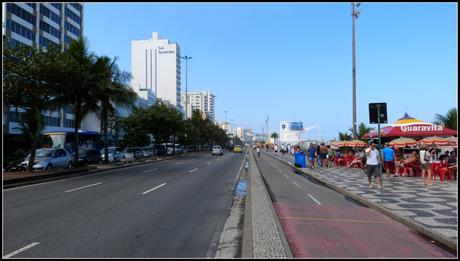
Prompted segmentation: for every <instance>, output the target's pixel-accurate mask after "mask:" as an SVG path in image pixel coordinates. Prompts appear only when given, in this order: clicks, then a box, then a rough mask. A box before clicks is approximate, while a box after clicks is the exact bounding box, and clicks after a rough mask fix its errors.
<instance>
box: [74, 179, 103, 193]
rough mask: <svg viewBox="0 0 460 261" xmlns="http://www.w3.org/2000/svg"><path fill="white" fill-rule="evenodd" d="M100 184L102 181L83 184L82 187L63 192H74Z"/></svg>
mask: <svg viewBox="0 0 460 261" xmlns="http://www.w3.org/2000/svg"><path fill="white" fill-rule="evenodd" d="M101 184H102V182H99V183H96V184H92V185H88V186H84V187H80V188H75V189H71V190H67V191H65V193H69V192H74V191H76V190H80V189H85V188H89V187H94V186H97V185H101Z"/></svg>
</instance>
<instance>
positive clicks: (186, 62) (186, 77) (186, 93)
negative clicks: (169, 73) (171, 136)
mask: <svg viewBox="0 0 460 261" xmlns="http://www.w3.org/2000/svg"><path fill="white" fill-rule="evenodd" d="M192 58H193V57H191V56H187V55H186V56H181V59H185V119H187V117H188V115H187V108H188V60H190V59H192Z"/></svg>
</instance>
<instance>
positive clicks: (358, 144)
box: [346, 140, 367, 147]
mask: <svg viewBox="0 0 460 261" xmlns="http://www.w3.org/2000/svg"><path fill="white" fill-rule="evenodd" d="M346 144H347V145H346V146H350V147H367V143H366V142H364V141H362V140H349V141H347V142H346Z"/></svg>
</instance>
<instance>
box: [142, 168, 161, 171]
mask: <svg viewBox="0 0 460 261" xmlns="http://www.w3.org/2000/svg"><path fill="white" fill-rule="evenodd" d="M155 170H158V168H154V169H149V170H146V171H144V172H150V171H155Z"/></svg>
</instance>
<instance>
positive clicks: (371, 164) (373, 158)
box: [366, 142, 382, 188]
mask: <svg viewBox="0 0 460 261" xmlns="http://www.w3.org/2000/svg"><path fill="white" fill-rule="evenodd" d="M366 163H367V165H366V175H367V179H368V181H369V188H372V175H374V177H375V179H376V184H377V187H379V188H381V187H382V185H381V184H380V169H379V151H378V150H377V149H376V148H375V144H374V143H373V142H371V144H370V145H369V147H368V148H367V149H366Z"/></svg>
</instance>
